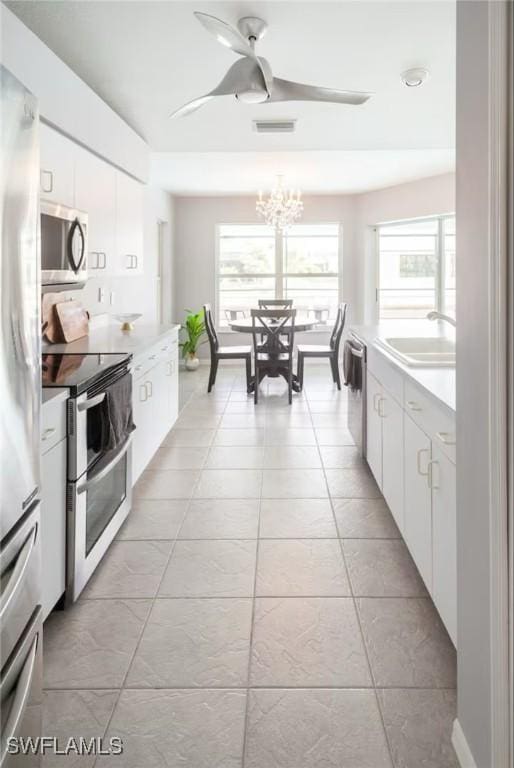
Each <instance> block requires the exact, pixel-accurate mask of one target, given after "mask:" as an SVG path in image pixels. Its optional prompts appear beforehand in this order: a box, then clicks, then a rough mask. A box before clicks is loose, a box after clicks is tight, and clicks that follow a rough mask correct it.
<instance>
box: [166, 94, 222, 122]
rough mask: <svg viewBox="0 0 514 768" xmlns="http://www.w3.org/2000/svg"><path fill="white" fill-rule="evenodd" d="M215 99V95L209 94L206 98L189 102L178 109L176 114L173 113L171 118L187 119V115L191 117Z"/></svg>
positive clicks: (201, 97)
mask: <svg viewBox="0 0 514 768" xmlns="http://www.w3.org/2000/svg"><path fill="white" fill-rule="evenodd" d="M213 98H214V94H210V93H207V94H205V96H200V97H199V98H198V99H193V101H188V102H187V104H184V105H183V106H182V107H179V109H176V110H175V111H174V112H172V113H171V115H170V118H172V117H185V116H186V115H191V114H192V113H193V112H196V110H197V109H200V107H203V105H204V104H206V103H207V102H208V101H210V100H211V99H213Z"/></svg>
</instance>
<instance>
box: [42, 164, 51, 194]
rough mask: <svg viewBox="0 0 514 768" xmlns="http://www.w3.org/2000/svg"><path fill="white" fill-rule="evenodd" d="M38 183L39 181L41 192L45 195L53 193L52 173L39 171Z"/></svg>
mask: <svg viewBox="0 0 514 768" xmlns="http://www.w3.org/2000/svg"><path fill="white" fill-rule="evenodd" d="M45 178H47V179H48V180H49V183H48V184H45ZM40 181H41V191H42V192H46V193H47V194H48V193H49V192H53V191H54V174H53V172H52V171H44V170H42V171H41V175H40Z"/></svg>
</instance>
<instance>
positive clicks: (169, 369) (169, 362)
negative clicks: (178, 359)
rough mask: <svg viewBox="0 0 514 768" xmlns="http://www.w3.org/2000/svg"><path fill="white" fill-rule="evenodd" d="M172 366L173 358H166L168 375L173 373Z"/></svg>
mask: <svg viewBox="0 0 514 768" xmlns="http://www.w3.org/2000/svg"><path fill="white" fill-rule="evenodd" d="M173 370H174V367H173V360H168V373H167V375H168V376H171V375H172V373H173Z"/></svg>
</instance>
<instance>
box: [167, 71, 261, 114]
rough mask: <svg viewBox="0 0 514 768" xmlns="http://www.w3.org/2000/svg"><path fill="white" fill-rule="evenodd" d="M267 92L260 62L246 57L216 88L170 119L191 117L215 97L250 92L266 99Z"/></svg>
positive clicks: (178, 110) (177, 111) (228, 72)
mask: <svg viewBox="0 0 514 768" xmlns="http://www.w3.org/2000/svg"><path fill="white" fill-rule="evenodd" d="M266 91H267V89H266V84H265V82H264V78H263V77H262V70H261V69H260V67H259V64H258V62H256V61H254V60H253V59H249V58H246V57H245V58H243V59H238V60H237V61H236V62H234V64H232V66H231V67H230V68H229V69H228V71H227V72H226V74H225V77H224V78H223V80H222V81H221V83H220V84H219V85H217V86H216V88H214V89H213V90H212V91H210V92H209V93H206V94H205V95H204V96H199V98H197V99H194V100H193V101H189V102H188V103H187V104H184V106H182V107H180V108H179V109H177V110H176V111H175V112H173V113H172V114H171V115H170V118H171V117H185V116H186V115H190V114H191V113H192V112H195V111H196V110H197V109H199V108H200V107H201V106H203V105H204V104H205V103H206V102H208V101H210V100H211V99H213V98H214V97H215V96H235V95H236V94H241V93H248V92H250V93H260V94H263V96H264V99H266ZM264 99H262V100H264Z"/></svg>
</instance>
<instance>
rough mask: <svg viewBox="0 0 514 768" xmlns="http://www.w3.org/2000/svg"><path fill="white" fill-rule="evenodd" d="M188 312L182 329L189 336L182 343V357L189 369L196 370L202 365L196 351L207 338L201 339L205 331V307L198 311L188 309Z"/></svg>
mask: <svg viewBox="0 0 514 768" xmlns="http://www.w3.org/2000/svg"><path fill="white" fill-rule="evenodd" d="M186 312H187V315H186V322H185V324H184V325H183V326H182V330H183V331H185V332H186V334H187V338H186V340H185V341H182V342H181V343H180V346H181V347H182V357H183V358H184V359H185V361H186V368H187V370H188V371H196V369H197V368H198V366H199V365H200V360H199V359H198V355H197V354H196V351H197V349H198V347H199V346H200V344H204V343H205V339H204V340H203V341H201V338H202V336H203V335H204V333H205V322H204V314H203V309H202V310H201V311H200V312H196V313H195V312H192V311H191V310H190V309H186Z"/></svg>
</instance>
